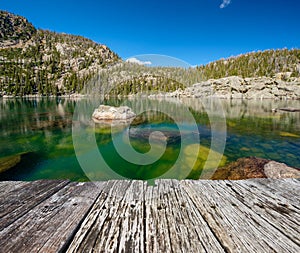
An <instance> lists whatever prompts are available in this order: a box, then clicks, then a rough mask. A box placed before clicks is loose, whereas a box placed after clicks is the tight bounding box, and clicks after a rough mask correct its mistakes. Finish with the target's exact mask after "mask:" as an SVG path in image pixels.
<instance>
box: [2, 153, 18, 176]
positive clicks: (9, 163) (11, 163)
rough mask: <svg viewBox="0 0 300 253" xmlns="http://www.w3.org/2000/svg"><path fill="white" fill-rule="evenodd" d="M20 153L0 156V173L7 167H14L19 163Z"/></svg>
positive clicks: (7, 168) (6, 169)
mask: <svg viewBox="0 0 300 253" xmlns="http://www.w3.org/2000/svg"><path fill="white" fill-rule="evenodd" d="M22 155H23V153H22V154H17V155H12V156H7V157H3V158H0V173H3V172H5V171H8V170H9V169H11V168H13V167H15V166H16V165H17V164H18V163H20V162H21V156H22Z"/></svg>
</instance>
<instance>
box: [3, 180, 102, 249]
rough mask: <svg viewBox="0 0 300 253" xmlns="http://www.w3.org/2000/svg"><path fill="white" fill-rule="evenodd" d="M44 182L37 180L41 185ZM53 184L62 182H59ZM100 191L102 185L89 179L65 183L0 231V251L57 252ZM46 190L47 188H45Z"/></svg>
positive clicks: (67, 240) (70, 236) (72, 233)
mask: <svg viewBox="0 0 300 253" xmlns="http://www.w3.org/2000/svg"><path fill="white" fill-rule="evenodd" d="M43 183H44V182H39V184H40V185H41V186H42V185H43ZM52 184H55V181H52ZM56 184H57V185H61V182H56ZM46 185H47V184H46ZM43 186H44V185H43ZM100 191H101V188H100V187H96V186H95V185H94V184H92V183H69V184H66V185H65V186H64V187H63V188H61V189H60V190H59V191H57V192H56V193H54V194H53V195H51V196H48V198H47V199H45V200H44V201H43V202H41V203H40V204H38V205H36V206H34V207H33V208H32V209H31V210H30V211H28V212H27V213H26V214H24V215H23V216H22V217H20V218H19V219H17V220H15V222H13V223H12V224H10V225H9V226H7V227H5V228H4V229H3V230H2V231H0V249H1V251H2V252H58V251H59V250H62V249H63V248H64V247H65V245H66V244H68V242H69V240H70V239H71V238H72V237H73V235H74V233H75V231H76V230H77V229H78V226H79V225H80V224H81V222H82V220H83V219H84V218H85V216H86V213H87V212H88V211H89V209H90V207H91V206H92V204H93V203H94V201H95V199H96V198H97V197H98V195H99V193H100ZM45 192H48V191H47V189H45ZM23 207H24V208H26V207H27V206H26V205H24V206H23ZM1 223H2V220H1Z"/></svg>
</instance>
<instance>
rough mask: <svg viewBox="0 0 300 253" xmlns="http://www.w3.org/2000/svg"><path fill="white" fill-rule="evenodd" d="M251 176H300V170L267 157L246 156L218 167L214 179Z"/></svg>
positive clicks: (277, 177) (238, 178)
mask: <svg viewBox="0 0 300 253" xmlns="http://www.w3.org/2000/svg"><path fill="white" fill-rule="evenodd" d="M250 178H274V179H280V178H300V170H298V169H296V168H292V167H289V166H287V165H286V164H283V163H278V162H275V161H270V160H267V159H262V158H257V157H246V158H240V159H238V160H237V161H235V162H232V163H230V164H228V165H226V166H224V167H222V168H218V169H217V170H216V171H215V173H214V175H213V176H212V179H214V180H243V179H250Z"/></svg>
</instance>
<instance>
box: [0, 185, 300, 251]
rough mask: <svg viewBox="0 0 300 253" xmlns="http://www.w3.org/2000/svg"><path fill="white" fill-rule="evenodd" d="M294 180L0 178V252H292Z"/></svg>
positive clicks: (296, 218) (296, 241)
mask: <svg viewBox="0 0 300 253" xmlns="http://www.w3.org/2000/svg"><path fill="white" fill-rule="evenodd" d="M299 183H300V181H299V180H295V179H284V180H272V179H253V180H243V181H209V180H201V181H192V180H183V181H176V180H159V181H157V182H156V186H155V187H153V186H148V185H147V184H146V183H145V182H143V181H126V180H124V181H107V182H97V183H70V182H68V181H36V182H0V204H1V210H0V217H1V219H0V228H1V230H0V252H149V253H150V252H151V253H152V252H166V253H167V252H176V253H177V252H280V253H285V252H292V253H293V252H295V253H298V252H300V231H299V227H300V205H299V204H300V199H299V193H300V185H299Z"/></svg>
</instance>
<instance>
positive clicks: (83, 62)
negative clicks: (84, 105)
mask: <svg viewBox="0 0 300 253" xmlns="http://www.w3.org/2000/svg"><path fill="white" fill-rule="evenodd" d="M0 24H1V26H0V34H1V40H0V43H2V44H0V45H1V46H2V48H1V47H0V95H1V94H2V95H27V94H40V95H57V94H70V93H75V92H80V91H81V89H82V88H83V86H84V85H85V83H86V82H88V81H89V79H90V78H91V77H92V76H93V75H94V74H95V73H97V72H98V71H99V70H100V69H102V68H104V67H106V66H108V65H111V64H114V63H116V62H118V61H120V58H119V57H118V55H117V54H115V53H114V52H112V51H111V50H110V49H109V48H108V47H107V46H105V45H100V44H98V43H95V42H93V41H91V40H89V39H86V38H83V37H81V36H74V35H67V34H58V33H54V32H50V31H44V30H36V29H35V28H34V27H33V26H32V25H31V24H30V23H28V21H27V20H26V19H25V18H22V17H19V16H15V15H13V14H11V13H8V12H3V11H1V15H0ZM21 30H22V31H23V32H21ZM8 40H9V41H10V43H9V42H7V41H8Z"/></svg>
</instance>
